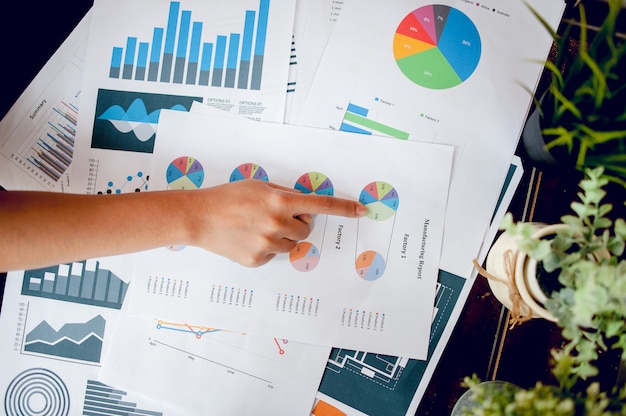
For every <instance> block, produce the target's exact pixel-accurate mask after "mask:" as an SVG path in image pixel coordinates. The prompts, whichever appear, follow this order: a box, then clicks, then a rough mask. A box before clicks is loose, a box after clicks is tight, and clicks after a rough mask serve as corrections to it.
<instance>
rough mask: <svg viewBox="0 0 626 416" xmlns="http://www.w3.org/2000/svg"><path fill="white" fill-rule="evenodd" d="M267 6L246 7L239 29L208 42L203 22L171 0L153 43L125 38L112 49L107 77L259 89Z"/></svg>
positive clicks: (265, 2) (265, 0)
mask: <svg viewBox="0 0 626 416" xmlns="http://www.w3.org/2000/svg"><path fill="white" fill-rule="evenodd" d="M269 5H270V0H260V4H259V9H258V10H246V11H245V14H244V17H243V27H241V28H237V29H236V30H237V31H233V32H231V33H228V34H218V35H216V36H215V37H214V38H212V39H211V41H209V42H207V41H205V39H204V36H205V34H204V33H203V32H204V31H205V29H207V28H206V27H205V25H204V23H205V22H202V21H193V20H192V11H191V10H183V9H181V3H180V2H177V1H173V2H171V3H170V7H169V13H168V16H167V22H166V23H167V24H166V25H164V27H155V28H154V30H153V32H152V39H151V41H143V40H140V39H139V38H138V37H136V36H129V37H128V38H127V39H126V44H125V46H114V47H113V50H112V53H111V64H110V69H109V78H115V79H127V80H135V81H149V82H162V83H175V84H187V85H201V86H211V87H223V88H237V89H250V90H260V89H261V78H262V75H263V60H264V54H265V41H266V35H267V23H268V15H269ZM208 29H209V30H210V28H208Z"/></svg>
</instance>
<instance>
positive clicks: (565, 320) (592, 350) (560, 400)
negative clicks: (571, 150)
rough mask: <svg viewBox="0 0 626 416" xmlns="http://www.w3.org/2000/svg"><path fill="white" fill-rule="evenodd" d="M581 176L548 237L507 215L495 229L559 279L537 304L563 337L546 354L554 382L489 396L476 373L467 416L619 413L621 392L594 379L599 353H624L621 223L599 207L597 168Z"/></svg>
mask: <svg viewBox="0 0 626 416" xmlns="http://www.w3.org/2000/svg"><path fill="white" fill-rule="evenodd" d="M584 173H585V178H584V179H582V180H581V181H580V183H579V185H580V188H581V191H580V192H579V193H578V196H579V199H580V200H579V201H574V202H572V203H571V208H572V210H573V212H574V214H573V215H565V216H563V217H561V224H560V226H559V227H558V228H557V229H556V230H555V231H554V233H553V234H551V235H549V236H547V237H545V238H537V237H536V227H535V226H534V225H533V224H530V223H524V222H517V223H516V222H514V221H513V219H512V216H511V214H510V213H509V214H507V215H506V216H505V218H504V219H503V221H502V224H501V227H500V228H501V229H503V230H504V232H505V233H509V234H510V235H512V236H514V237H515V238H514V241H515V242H516V245H517V247H518V250H519V251H520V252H523V253H524V254H525V255H527V256H528V257H530V258H532V259H534V260H536V262H537V264H541V265H542V266H543V268H545V270H546V271H547V272H548V273H549V275H548V278H552V279H555V278H556V279H558V283H559V286H558V288H557V289H555V290H553V291H552V292H550V293H546V294H545V295H546V300H545V303H544V304H545V307H546V309H547V310H548V311H550V312H551V313H552V315H553V316H554V317H555V322H556V324H557V325H558V326H559V327H560V328H561V333H562V336H563V339H564V346H563V347H562V348H560V349H558V350H554V351H552V358H553V364H554V366H553V368H552V373H553V375H554V377H555V380H556V382H557V383H556V384H555V385H548V384H542V383H537V384H536V385H535V386H534V387H532V388H529V389H521V388H520V389H503V390H502V391H500V390H498V391H491V390H489V391H488V390H486V389H485V388H484V385H483V383H482V382H481V380H480V379H478V378H477V377H476V376H473V377H467V378H466V379H465V384H466V386H467V387H469V388H470V390H469V392H468V393H471V394H472V395H473V396H472V397H473V398H472V401H473V402H474V407H473V408H472V409H473V410H472V412H473V413H471V414H485V415H495V414H505V412H504V409H507V411H506V414H511V415H526V414H541V413H540V412H539V410H540V409H542V408H543V409H552V410H554V413H551V414H564V415H577V414H626V387H623V388H618V386H614V387H612V388H610V389H607V390H604V391H603V390H602V389H601V387H600V384H599V383H598V382H597V381H593V379H594V377H596V376H598V375H599V371H600V370H601V367H599V366H598V362H599V361H598V359H599V354H602V353H611V352H614V353H615V354H617V355H616V356H617V357H618V358H619V357H621V355H622V352H623V351H624V350H625V349H626V259H625V258H624V247H625V243H624V241H625V240H626V222H625V221H624V219H623V218H617V219H615V220H612V219H611V218H609V214H610V213H611V211H612V208H613V207H612V205H611V204H608V203H604V202H603V198H604V197H605V196H606V192H605V191H604V189H603V187H604V186H606V185H607V184H608V179H607V178H606V176H605V175H604V168H603V167H602V166H600V167H597V168H594V169H590V168H587V169H585V171H584ZM542 406H543V407H542ZM477 408H478V409H481V412H482V413H481V412H477V411H476V409H477ZM495 409H499V410H500V411H501V412H500V413H499V412H498V411H496V410H495ZM559 409H560V410H559ZM583 409H586V411H587V413H585V412H583V411H582V410H583ZM592 409H593V410H594V412H597V413H594V412H592V411H591V410H592ZM602 411H605V412H607V413H602ZM468 414H469V413H468Z"/></svg>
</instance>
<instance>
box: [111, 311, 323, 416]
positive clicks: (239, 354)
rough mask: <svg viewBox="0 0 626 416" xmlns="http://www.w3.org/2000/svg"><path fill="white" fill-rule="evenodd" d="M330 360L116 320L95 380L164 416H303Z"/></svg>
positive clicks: (256, 342) (198, 328) (214, 332)
mask: <svg viewBox="0 0 626 416" xmlns="http://www.w3.org/2000/svg"><path fill="white" fill-rule="evenodd" d="M329 352H330V348H329V347H322V346H316V345H309V344H301V343H296V342H293V341H290V340H286V339H282V338H272V337H255V336H252V335H245V334H241V333H236V332H230V331H223V330H219V329H217V328H212V327H208V326H204V325H197V324H193V323H189V322H187V323H185V322H176V321H169V320H166V319H151V318H141V317H138V316H133V315H122V317H121V319H120V321H119V323H118V325H117V326H116V330H115V340H114V342H113V343H112V344H111V347H110V348H109V350H108V353H107V355H106V357H105V360H104V362H105V364H104V366H103V368H102V371H101V373H100V378H101V380H102V381H104V382H105V383H107V384H112V385H115V386H118V387H120V388H123V389H125V390H131V391H137V392H141V393H144V394H147V395H149V396H150V397H153V398H159V399H160V400H161V401H162V402H163V403H169V404H170V405H171V407H173V408H175V409H176V410H175V411H174V412H171V413H168V416H175V415H180V416H190V415H223V416H226V415H233V416H238V415H250V414H271V415H276V416H278V415H285V416H291V415H306V414H307V413H308V412H309V411H310V409H311V407H312V406H313V403H314V399H315V392H316V390H317V386H318V385H319V381H320V378H321V376H322V372H323V369H324V363H325V362H326V359H327V358H328V354H329ZM139 368H140V369H141V371H137V369H139ZM199 386H201V390H199V389H198V387H199ZM242 394H243V395H245V399H242Z"/></svg>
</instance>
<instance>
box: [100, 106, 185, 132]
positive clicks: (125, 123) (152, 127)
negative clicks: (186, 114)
mask: <svg viewBox="0 0 626 416" xmlns="http://www.w3.org/2000/svg"><path fill="white" fill-rule="evenodd" d="M169 109H170V110H177V111H187V109H186V108H185V107H183V106H182V105H180V104H176V105H174V106H172V107H170V108H169ZM160 114H161V109H158V110H154V111H152V112H151V113H150V114H148V112H147V111H146V105H145V104H144V102H143V101H142V100H141V99H140V98H136V99H135V100H134V101H133V102H132V103H131V105H130V106H129V107H128V110H124V108H122V106H120V105H113V106H111V107H109V108H107V109H106V111H105V112H104V113H102V115H100V116H99V117H98V119H100V120H107V121H108V122H110V123H111V124H112V125H113V126H114V127H115V128H116V129H117V131H119V132H122V133H129V132H131V131H132V132H133V133H134V134H135V137H136V138H137V140H139V141H141V142H145V141H147V140H150V138H152V136H154V135H155V134H156V130H157V125H158V123H159V115H160Z"/></svg>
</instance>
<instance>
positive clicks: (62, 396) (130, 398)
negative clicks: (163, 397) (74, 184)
mask: <svg viewBox="0 0 626 416" xmlns="http://www.w3.org/2000/svg"><path fill="white" fill-rule="evenodd" d="M130 260H131V259H129V258H127V257H123V256H122V257H110V258H102V259H98V260H89V261H87V262H77V263H75V264H72V263H70V264H67V265H60V266H55V267H50V268H46V271H42V270H38V271H24V272H11V273H9V274H8V277H7V281H6V286H5V291H4V299H3V303H2V314H1V315H0V340H1V341H0V353H1V355H2V371H0V391H1V392H2V395H3V398H4V400H3V403H4V407H3V409H4V413H3V414H6V415H7V416H24V415H29V414H42V415H43V414H55V415H78V414H89V413H83V412H89V411H91V412H96V411H97V412H99V413H98V414H102V415H113V414H116V413H113V412H116V411H117V412H119V411H120V410H124V411H127V412H128V413H129V414H133V412H135V411H136V412H138V413H140V414H144V415H147V414H150V415H153V416H157V415H161V414H162V412H163V411H164V410H172V409H168V407H167V406H166V405H164V404H162V403H160V400H159V398H158V397H157V398H155V399H151V398H148V397H145V396H142V395H139V394H137V393H133V392H130V391H123V390H120V389H117V388H116V386H112V385H103V384H102V383H101V382H100V381H98V375H99V372H100V369H101V367H102V358H103V356H104V352H105V351H106V348H107V346H108V343H109V342H110V341H111V336H112V335H111V332H112V330H113V328H114V326H115V324H116V322H117V319H118V317H119V312H120V311H119V309H118V308H119V307H121V305H122V304H123V302H124V299H125V296H124V295H125V293H124V292H123V287H124V285H126V284H127V283H128V280H127V279H128V276H126V274H127V273H126V271H127V270H129V269H130V270H132V261H130ZM129 261H130V262H129ZM96 265H97V266H96ZM91 266H94V267H96V269H97V270H100V271H101V272H102V273H96V274H95V275H94V273H91V274H90V272H89V270H91V269H92V268H91ZM45 272H47V273H45ZM66 272H67V273H66ZM83 272H85V273H83ZM42 273H43V275H42ZM67 275H69V276H67ZM43 276H45V278H44V279H39V278H40V277H43ZM90 276H91V277H95V276H98V277H97V278H96V282H97V281H98V280H99V281H102V279H107V280H109V281H113V280H115V281H118V282H120V283H122V284H121V285H120V286H118V289H120V290H117V291H114V290H111V291H110V292H109V293H108V294H107V293H106V291H104V292H102V290H99V289H96V290H95V292H92V291H89V292H88V291H87V290H86V288H87V282H89V281H90ZM65 277H68V279H67V280H64V278H65ZM79 281H80V282H82V283H83V286H82V288H83V289H82V291H81V292H79V293H78V295H76V294H74V293H73V291H72V289H71V288H72V287H73V288H77V287H78V286H77V285H75V284H74V283H78V282H79ZM64 282H67V283H69V284H68V285H65V283H64ZM72 282H74V283H72ZM97 286H98V285H97V284H96V286H92V288H96V287H97ZM113 292H115V293H116V294H117V295H118V296H116V297H115V299H113V298H109V299H108V301H107V297H106V295H111V296H112V295H113ZM103 293H104V294H105V297H104V299H101V298H100V294H103ZM97 396H100V397H97ZM141 412H143V413H141ZM150 412H151V413H150ZM91 414H94V413H91Z"/></svg>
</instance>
